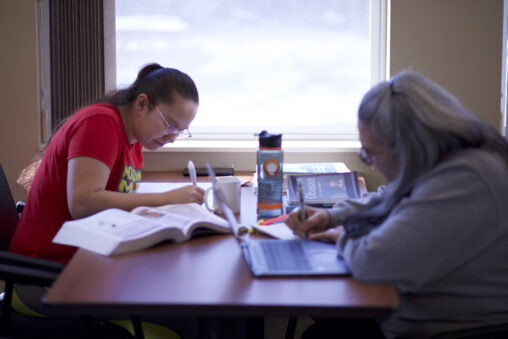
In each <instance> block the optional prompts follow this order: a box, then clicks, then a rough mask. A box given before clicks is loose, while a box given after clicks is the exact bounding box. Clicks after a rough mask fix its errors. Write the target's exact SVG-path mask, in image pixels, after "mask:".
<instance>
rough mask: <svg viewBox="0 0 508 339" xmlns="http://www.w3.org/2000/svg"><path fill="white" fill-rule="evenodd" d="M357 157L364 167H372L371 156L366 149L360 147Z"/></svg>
mask: <svg viewBox="0 0 508 339" xmlns="http://www.w3.org/2000/svg"><path fill="white" fill-rule="evenodd" d="M357 154H358V157H359V158H360V160H362V161H363V162H364V163H365V164H366V165H369V166H370V165H372V154H370V153H369V151H367V149H366V148H365V147H363V146H362V147H360V148H359V149H358V152H357Z"/></svg>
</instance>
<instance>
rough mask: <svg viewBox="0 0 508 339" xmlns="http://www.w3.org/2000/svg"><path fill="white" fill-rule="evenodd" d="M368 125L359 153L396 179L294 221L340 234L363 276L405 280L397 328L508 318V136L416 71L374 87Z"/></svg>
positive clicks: (390, 332) (429, 328)
mask: <svg viewBox="0 0 508 339" xmlns="http://www.w3.org/2000/svg"><path fill="white" fill-rule="evenodd" d="M358 129H359V134H360V141H361V143H362V148H361V150H360V151H359V156H360V158H361V159H362V160H363V161H365V162H366V163H367V164H368V165H371V166H373V167H374V168H375V169H376V170H378V171H379V172H381V173H382V174H383V175H384V176H385V178H386V179H387V182H388V184H387V185H386V186H383V187H381V188H380V189H379V190H378V191H377V192H373V193H367V194H366V195H365V196H363V197H362V198H361V199H357V200H346V201H343V202H341V203H339V204H338V205H336V206H335V207H334V208H333V209H330V210H324V209H315V208H310V207H306V214H307V220H306V221H305V222H303V223H301V222H299V221H298V217H297V216H296V214H292V215H290V217H289V218H288V219H287V221H286V223H287V224H288V225H289V226H290V227H291V228H292V229H293V230H294V232H295V233H296V234H300V235H304V234H307V235H308V236H309V237H310V238H320V237H323V236H327V237H329V236H330V235H331V236H332V238H334V239H336V240H337V247H338V253H339V255H340V256H342V257H343V258H344V259H345V260H346V262H347V263H348V265H349V267H350V268H351V271H352V274H353V276H354V277H355V278H356V279H358V280H361V281H365V282H372V283H382V284H393V285H395V286H396V288H397V291H398V293H399V297H400V305H399V307H398V309H397V311H396V312H395V313H394V314H393V316H391V317H390V318H388V319H385V320H384V321H383V322H382V323H381V324H380V325H381V329H382V331H383V333H384V335H385V336H386V337H388V338H394V337H408V338H427V337H431V336H432V335H435V334H436V333H441V332H446V331H452V330H458V329H466V328H473V327H480V326H485V325H491V324H499V323H508V142H507V141H506V140H505V139H504V138H503V137H502V136H501V135H500V134H499V133H498V132H497V131H496V130H495V129H494V128H492V127H491V126H490V125H488V124H487V123H485V122H483V121H482V120H480V119H479V118H478V117H477V116H475V115H474V114H473V113H471V112H470V111H468V110H467V109H466V108H464V106H462V105H461V104H460V103H459V102H458V100H457V99H456V98H455V97H454V96H453V95H451V94H450V93H448V92H447V91H446V90H444V89H443V88H441V87H440V86H439V85H437V84H435V83H434V82H432V81H431V80H429V79H428V78H426V77H424V76H422V75H420V74H417V73H414V72H402V73H399V74H397V75H395V76H394V77H393V78H392V79H391V80H390V81H387V82H383V83H380V84H379V85H377V86H375V87H374V88H372V89H371V90H370V91H369V92H368V93H367V94H366V95H365V96H364V98H363V100H362V102H361V105H360V108H359V113H358ZM325 231H326V232H325ZM330 323H331V321H330ZM330 335H331V336H335V337H340V329H337V331H334V332H330Z"/></svg>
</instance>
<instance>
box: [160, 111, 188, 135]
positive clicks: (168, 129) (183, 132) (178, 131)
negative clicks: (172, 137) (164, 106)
mask: <svg viewBox="0 0 508 339" xmlns="http://www.w3.org/2000/svg"><path fill="white" fill-rule="evenodd" d="M155 109H156V110H157V112H159V115H160V116H161V119H162V121H164V124H165V125H166V129H165V130H164V135H169V134H177V136H176V138H177V139H186V138H190V137H192V134H191V133H190V132H189V129H187V128H182V129H178V128H177V127H175V126H173V125H171V124H170V123H169V122H168V120H167V119H166V118H165V117H164V114H162V112H161V111H160V110H159V108H158V107H157V106H155Z"/></svg>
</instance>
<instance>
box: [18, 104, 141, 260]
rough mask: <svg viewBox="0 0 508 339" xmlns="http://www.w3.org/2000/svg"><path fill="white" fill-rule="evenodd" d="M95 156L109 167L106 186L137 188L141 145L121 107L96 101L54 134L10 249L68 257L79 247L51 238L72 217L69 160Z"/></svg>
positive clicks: (66, 258) (49, 256)
mask: <svg viewBox="0 0 508 339" xmlns="http://www.w3.org/2000/svg"><path fill="white" fill-rule="evenodd" d="M79 156H87V157H92V158H94V159H98V160H100V161H102V162H103V163H105V164H106V165H107V166H108V167H109V169H110V170H111V173H110V176H109V179H108V182H107V184H106V190H109V191H118V192H128V193H134V192H136V190H137V188H138V184H139V181H140V179H141V170H142V167H143V159H142V155H141V145H140V144H139V143H138V142H136V143H134V144H133V145H131V144H130V143H129V141H128V139H127V136H126V134H125V130H124V127H123V124H122V119H121V117H120V112H119V111H118V109H117V108H116V107H115V106H113V105H111V104H95V105H91V106H87V107H85V108H83V109H81V110H79V111H77V112H76V113H74V114H73V115H72V116H71V117H70V118H69V119H68V120H67V122H66V123H65V124H64V125H63V126H62V127H61V128H60V129H59V130H58V131H57V133H56V134H55V135H54V136H53V138H52V139H51V142H50V144H49V147H48V149H47V150H46V152H45V154H44V157H43V159H42V162H41V164H40V165H39V168H38V169H37V172H36V173H35V177H34V179H33V182H32V185H31V187H30V192H29V193H28V199H27V201H26V206H25V208H24V209H23V213H22V214H21V219H20V221H19V223H18V227H17V229H16V232H15V234H14V237H13V239H12V241H11V245H10V248H9V250H10V251H11V252H15V253H21V254H25V255H30V256H34V257H39V258H46V259H51V260H57V261H63V262H66V261H68V260H69V259H70V258H71V257H72V255H73V254H74V252H75V251H76V247H71V246H65V245H58V244H54V243H52V239H53V237H54V236H55V234H56V233H57V232H58V230H59V229H60V227H61V226H62V224H63V223H64V222H65V221H67V220H71V219H72V217H71V215H70V213H69V208H68V204H67V164H68V161H69V160H70V159H72V158H75V157H79Z"/></svg>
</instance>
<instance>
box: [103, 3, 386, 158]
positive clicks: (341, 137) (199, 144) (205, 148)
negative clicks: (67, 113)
mask: <svg viewBox="0 0 508 339" xmlns="http://www.w3.org/2000/svg"><path fill="white" fill-rule="evenodd" d="M387 7H388V0H371V27H370V30H371V37H372V38H371V75H370V77H371V84H375V83H377V82H379V81H382V80H385V79H386V76H387V71H388V69H387V68H388V67H387V31H388V29H387V22H388V21H387V15H388V8H387ZM114 17H115V0H104V21H105V23H104V25H105V27H104V32H105V39H104V41H105V45H106V46H105V60H106V62H105V64H106V67H105V71H106V73H105V84H106V92H108V91H111V90H114V89H115V86H116V67H114V66H115V60H116V55H115V53H116V49H115V44H114V42H115V27H114V25H115V23H114ZM111 18H113V19H111ZM338 128H339V129H341V127H340V126H339V127H338ZM192 135H193V137H192V139H188V140H182V141H178V142H176V143H174V144H166V145H165V146H164V147H163V148H162V149H160V150H157V151H148V150H144V152H159V153H160V152H168V151H170V152H210V151H211V152H235V153H237V152H253V151H255V150H256V149H257V139H256V137H255V136H254V135H252V134H250V133H245V131H241V130H237V131H235V132H234V133H233V132H231V133H229V132H228V133H224V132H223V131H221V132H217V133H215V132H213V131H212V132H206V133H203V132H201V131H199V130H196V129H192ZM283 138H284V140H283V141H284V147H285V148H286V147H289V148H290V149H293V150H294V151H296V152H300V151H312V152H313V151H320V152H337V151H351V150H352V148H355V147H356V146H352V145H358V144H359V143H358V133H357V132H356V131H354V132H351V128H350V126H349V128H344V129H343V130H342V131H339V133H338V134H337V132H336V128H335V129H334V131H333V133H332V132H331V131H326V130H325V131H323V133H320V134H319V138H316V133H313V132H312V133H308V134H302V133H300V134H298V135H294V134H287V135H285V136H284V137H283Z"/></svg>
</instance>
